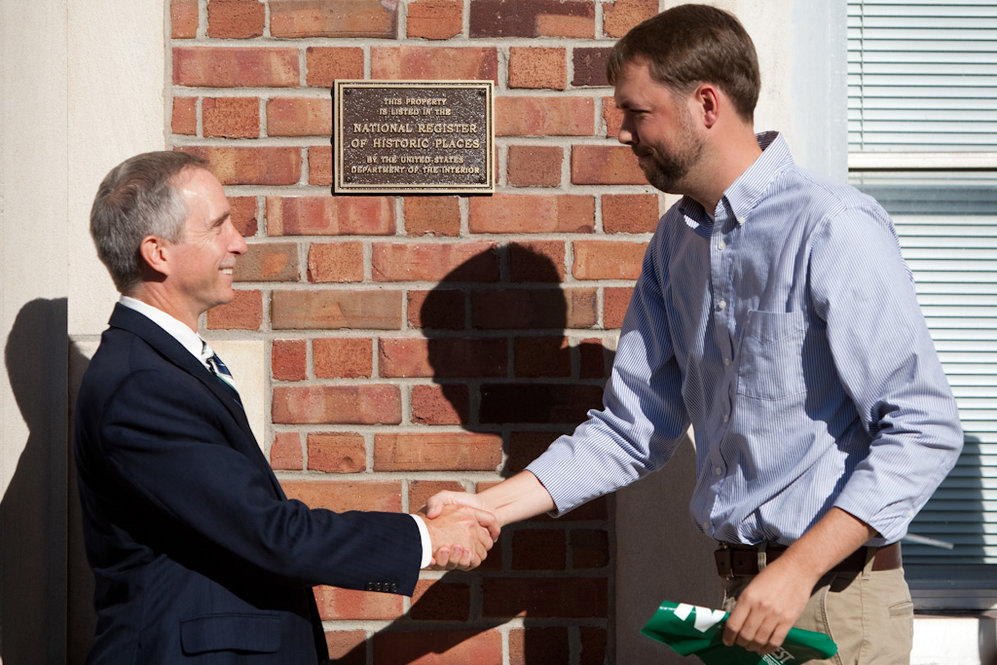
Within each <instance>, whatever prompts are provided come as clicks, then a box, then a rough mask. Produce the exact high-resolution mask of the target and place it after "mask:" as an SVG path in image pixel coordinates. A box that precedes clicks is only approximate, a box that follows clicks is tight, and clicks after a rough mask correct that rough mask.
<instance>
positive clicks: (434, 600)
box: [409, 579, 471, 621]
mask: <svg viewBox="0 0 997 665" xmlns="http://www.w3.org/2000/svg"><path fill="white" fill-rule="evenodd" d="M409 616H410V617H411V618H413V619H416V620H423V621H426V620H430V621H467V620H468V619H469V618H470V616H471V587H470V586H469V585H468V584H467V583H462V582H447V581H445V580H442V579H436V580H419V582H418V583H416V586H415V593H414V594H412V609H411V610H410V611H409Z"/></svg>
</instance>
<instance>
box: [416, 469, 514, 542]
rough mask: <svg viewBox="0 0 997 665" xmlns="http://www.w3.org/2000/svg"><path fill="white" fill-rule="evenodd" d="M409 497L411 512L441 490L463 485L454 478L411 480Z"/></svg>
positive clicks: (422, 505)
mask: <svg viewBox="0 0 997 665" xmlns="http://www.w3.org/2000/svg"><path fill="white" fill-rule="evenodd" d="M408 486H409V497H408V501H409V503H408V505H409V508H410V510H412V511H413V512H416V511H420V510H422V509H423V508H424V507H425V505H426V501H428V500H429V497H431V496H433V495H434V494H437V493H439V492H442V491H443V490H449V491H451V492H463V491H464V486H463V485H461V484H460V483H459V482H457V481H455V480H412V481H409V484H408ZM496 549H497V548H492V550H491V552H489V553H488V557H489V558H491V556H492V554H493V553H494V552H495V551H496Z"/></svg>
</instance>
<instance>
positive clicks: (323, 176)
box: [308, 145, 332, 187]
mask: <svg viewBox="0 0 997 665" xmlns="http://www.w3.org/2000/svg"><path fill="white" fill-rule="evenodd" d="M308 184H309V185H325V186H326V187H328V186H330V185H332V146H328V145H310V146H308Z"/></svg>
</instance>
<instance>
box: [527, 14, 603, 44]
mask: <svg viewBox="0 0 997 665" xmlns="http://www.w3.org/2000/svg"><path fill="white" fill-rule="evenodd" d="M537 33H538V34H541V35H546V36H548V37H574V38H581V39H591V38H592V36H593V35H594V34H595V18H594V17H593V16H591V15H588V16H560V15H556V14H541V15H540V16H538V17H537Z"/></svg>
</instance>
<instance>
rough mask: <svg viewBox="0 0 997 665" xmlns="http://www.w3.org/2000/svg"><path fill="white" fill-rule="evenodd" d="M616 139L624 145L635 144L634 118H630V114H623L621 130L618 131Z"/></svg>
mask: <svg viewBox="0 0 997 665" xmlns="http://www.w3.org/2000/svg"><path fill="white" fill-rule="evenodd" d="M616 139H617V140H618V141H619V142H620V143H622V144H624V145H634V143H636V135H635V133H634V130H633V120H632V119H631V118H630V114H628V113H624V114H623V122H621V123H620V131H619V132H617V134H616Z"/></svg>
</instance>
